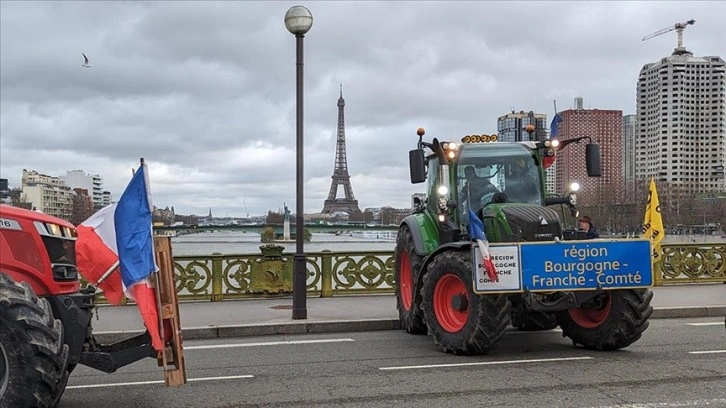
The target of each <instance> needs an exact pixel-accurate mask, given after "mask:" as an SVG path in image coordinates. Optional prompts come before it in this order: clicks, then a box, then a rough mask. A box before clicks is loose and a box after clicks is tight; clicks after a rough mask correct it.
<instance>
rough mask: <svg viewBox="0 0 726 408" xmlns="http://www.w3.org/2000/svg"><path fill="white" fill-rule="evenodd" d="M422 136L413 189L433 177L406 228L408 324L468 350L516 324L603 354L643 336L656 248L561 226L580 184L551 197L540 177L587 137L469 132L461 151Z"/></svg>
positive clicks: (401, 282) (401, 305) (399, 278)
mask: <svg viewBox="0 0 726 408" xmlns="http://www.w3.org/2000/svg"><path fill="white" fill-rule="evenodd" d="M417 134H418V136H419V141H418V146H417V148H416V149H414V150H412V151H410V152H409V165H410V171H411V182H412V183H414V184H415V183H423V182H426V198H425V199H424V200H420V199H419V200H415V204H416V208H415V210H414V212H413V214H411V215H409V216H407V217H406V218H405V219H404V220H403V221H402V222H401V225H400V227H399V230H398V237H397V242H396V254H395V266H394V269H395V279H396V298H397V307H398V311H399V318H400V322H401V326H402V328H403V329H405V330H406V331H407V332H408V333H411V334H424V333H428V334H429V335H430V336H431V337H432V338H433V340H434V343H435V344H436V345H437V346H438V347H439V348H440V349H441V350H443V351H445V352H448V353H453V354H465V355H467V354H483V353H486V352H487V351H489V350H491V349H492V348H493V347H495V346H496V344H497V343H498V342H499V341H500V340H501V339H502V338H503V337H504V335H505V333H506V330H507V328H508V327H509V326H510V324H511V325H512V326H514V327H515V328H517V329H519V330H550V329H554V328H555V327H557V326H560V328H561V329H562V333H563V335H564V336H567V337H569V338H570V339H571V340H572V342H573V344H575V345H581V346H584V347H585V348H588V349H597V350H615V349H620V348H623V347H626V346H628V345H630V344H632V343H633V342H635V341H637V340H638V339H639V338H640V337H641V335H642V333H643V331H645V329H646V328H647V327H648V318H649V317H650V315H651V313H652V311H653V308H652V307H651V306H650V301H651V299H652V297H653V293H652V292H651V291H650V290H649V289H648V288H649V287H651V286H652V282H653V272H652V264H651V262H650V259H651V258H650V254H651V252H650V249H651V246H650V242H649V241H647V240H607V239H594V240H582V239H578V235H577V234H572V233H570V234H568V233H566V231H563V227H562V226H563V221H564V220H563V213H564V211H562V210H563V209H569V211H570V213H571V214H572V215H573V216H577V209H576V207H575V205H576V196H575V193H574V192H573V191H572V190H573V189H570V190H569V191H567V192H566V193H565V194H564V195H563V196H556V197H552V196H548V195H546V194H545V174H544V170H545V169H546V168H547V167H548V166H549V165H551V164H552V162H553V161H554V159H555V155H556V152H557V151H558V150H560V149H563V148H565V147H567V145H570V144H572V143H575V142H579V141H581V140H582V139H589V138H587V137H581V138H574V139H568V140H564V141H558V140H544V141H537V142H531V141H530V142H512V143H508V142H497V137H496V135H467V136H465V137H464V138H463V139H462V140H461V141H462V143H461V144H457V143H453V142H448V141H447V142H440V141H439V140H437V139H436V138H434V139H433V141H432V142H430V143H429V142H424V141H423V135H424V130H423V129H418V132H417ZM492 142H495V143H492ZM425 148H426V149H429V150H430V152H429V154H426V153H425ZM585 148H586V149H585V150H586V167H587V173H588V176H590V177H597V176H599V175H600V156H599V146H598V145H597V144H594V143H592V141H590V143H588V144H587V145H586V146H585ZM557 206H559V207H560V211H556V209H555V208H557ZM476 226H479V227H478V232H477V227H476ZM478 235H482V236H483V238H484V239H483V240H482V239H477V238H479V237H478Z"/></svg>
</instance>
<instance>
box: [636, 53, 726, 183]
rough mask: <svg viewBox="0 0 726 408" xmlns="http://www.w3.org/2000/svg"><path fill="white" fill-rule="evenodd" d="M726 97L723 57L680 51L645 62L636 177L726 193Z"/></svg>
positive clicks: (640, 83)
mask: <svg viewBox="0 0 726 408" xmlns="http://www.w3.org/2000/svg"><path fill="white" fill-rule="evenodd" d="M725 95H726V63H724V60H723V59H722V58H720V57H715V56H707V57H694V56H693V54H692V53H690V52H687V51H685V50H684V49H676V51H675V52H674V53H673V55H671V56H669V57H666V58H662V59H661V60H660V61H658V62H654V63H650V64H646V65H645V66H644V67H643V68H642V69H641V71H640V75H639V77H638V88H637V125H636V127H635V129H636V130H635V146H634V147H635V151H634V154H635V164H634V167H635V168H634V171H635V177H636V179H637V180H649V179H650V178H651V176H652V177H655V179H656V181H660V182H665V183H667V184H668V185H669V186H671V187H675V188H677V189H678V190H679V191H680V192H681V193H686V194H714V193H715V194H718V193H723V192H724V191H726V179H725V178H724V165H725V164H726V96H725ZM626 157H627V156H626ZM626 161H627V158H626ZM625 176H626V177H627V168H626V174H625Z"/></svg>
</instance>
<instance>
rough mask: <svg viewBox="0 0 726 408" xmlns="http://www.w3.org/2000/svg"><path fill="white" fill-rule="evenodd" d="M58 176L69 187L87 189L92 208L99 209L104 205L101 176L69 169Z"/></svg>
mask: <svg viewBox="0 0 726 408" xmlns="http://www.w3.org/2000/svg"><path fill="white" fill-rule="evenodd" d="M59 178H60V179H61V180H63V181H65V183H66V185H68V187H70V188H71V189H74V188H83V189H86V190H88V194H89V195H90V196H91V200H93V207H94V208H96V209H99V208H101V207H103V206H104V203H105V201H106V200H104V191H103V178H101V176H99V175H98V174H86V173H84V172H83V170H70V171H66V175H65V176H60V177H59ZM106 205H107V204H106Z"/></svg>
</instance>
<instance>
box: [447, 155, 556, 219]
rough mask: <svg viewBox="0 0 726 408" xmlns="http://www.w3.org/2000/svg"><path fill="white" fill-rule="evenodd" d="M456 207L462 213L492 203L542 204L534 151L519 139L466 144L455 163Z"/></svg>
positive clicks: (539, 178)
mask: <svg viewBox="0 0 726 408" xmlns="http://www.w3.org/2000/svg"><path fill="white" fill-rule="evenodd" d="M455 167H456V170H455V172H456V184H457V189H456V191H457V192H458V197H457V202H458V205H457V208H458V209H459V215H460V216H463V215H464V214H466V212H467V211H468V210H469V209H471V210H472V211H474V213H479V211H480V210H482V209H483V208H484V207H486V206H487V205H489V204H502V203H521V204H531V205H538V206H539V205H542V197H543V194H542V190H543V189H542V185H543V181H542V176H541V173H540V171H539V167H538V163H537V159H536V157H535V156H534V155H533V154H532V151H531V150H530V149H528V148H527V147H525V146H524V145H522V144H519V143H511V144H509V143H506V144H505V143H497V144H492V145H488V146H486V148H483V146H480V145H474V144H469V145H464V146H462V147H461V151H460V153H459V157H458V161H457V163H456V166H455Z"/></svg>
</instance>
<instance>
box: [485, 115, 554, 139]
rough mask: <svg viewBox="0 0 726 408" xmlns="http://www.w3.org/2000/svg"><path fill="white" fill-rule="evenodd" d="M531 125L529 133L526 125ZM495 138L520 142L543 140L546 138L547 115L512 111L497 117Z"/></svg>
mask: <svg viewBox="0 0 726 408" xmlns="http://www.w3.org/2000/svg"><path fill="white" fill-rule="evenodd" d="M528 125H533V126H534V131H533V132H532V134H531V135H530V134H529V133H528V132H527V126H528ZM497 138H498V139H497V140H499V141H500V142H522V141H529V140H532V141H536V140H545V139H546V138H547V115H545V114H543V113H534V112H532V111H529V112H525V111H519V113H515V112H514V111H512V112H511V113H508V114H506V115H504V116H500V117H499V118H497Z"/></svg>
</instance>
